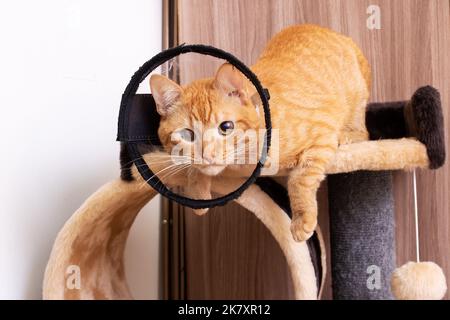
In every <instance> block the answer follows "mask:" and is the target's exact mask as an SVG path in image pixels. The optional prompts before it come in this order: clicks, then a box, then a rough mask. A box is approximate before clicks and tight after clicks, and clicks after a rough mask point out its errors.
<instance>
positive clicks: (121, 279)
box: [43, 46, 446, 299]
mask: <svg viewBox="0 0 450 320" xmlns="http://www.w3.org/2000/svg"><path fill="white" fill-rule="evenodd" d="M197 47H198V48H200V51H203V50H204V49H205V47H204V46H197ZM198 48H197V49H198ZM197 49H196V48H195V46H194V47H193V46H181V47H177V48H174V49H170V50H171V51H170V52H169V51H165V52H162V53H160V54H159V55H157V56H156V57H154V58H153V59H152V60H150V61H148V62H147V63H146V64H144V66H143V67H142V68H141V69H140V70H138V72H136V74H135V75H134V76H133V78H132V81H131V82H130V84H129V86H128V87H127V89H126V90H125V93H124V95H123V100H122V108H128V109H129V110H132V112H129V113H128V115H127V117H126V118H125V121H124V118H121V119H122V120H119V128H121V129H122V131H120V130H119V138H125V140H122V141H127V142H128V143H130V142H131V143H130V145H131V146H132V147H131V148H128V149H129V150H131V151H132V152H135V153H136V152H140V151H139V150H138V148H137V147H136V144H137V143H142V142H145V143H150V144H152V143H157V142H158V141H155V140H154V137H157V128H158V121H159V116H158V115H157V112H156V109H155V104H154V100H153V98H152V97H151V95H138V94H135V93H136V90H137V87H138V85H139V83H140V82H141V81H142V80H143V79H144V78H145V77H146V76H147V75H148V74H149V73H150V72H151V71H152V70H153V69H154V68H156V66H158V65H159V64H161V63H162V62H164V61H167V60H168V59H170V58H171V57H173V56H175V55H178V54H180V53H186V52H192V51H195V50H197ZM207 49H208V50H210V49H211V48H210V47H208V48H207ZM213 49H214V48H213ZM214 50H216V51H214V52H215V53H214V54H212V55H213V56H216V57H220V58H225V59H226V60H228V61H229V62H230V63H232V64H234V65H235V66H237V67H238V69H239V70H241V71H243V73H244V74H245V75H246V76H247V77H248V78H249V79H251V78H252V75H253V74H252V73H251V71H249V69H248V68H246V67H245V65H243V64H242V63H241V62H240V61H239V60H237V59H236V58H234V57H233V56H231V55H229V54H227V53H225V52H222V51H220V52H219V53H220V54H217V52H218V51H217V49H214ZM197 52H198V51H197ZM200 53H202V52H200ZM155 58H157V59H156V60H155ZM161 61H162V62H161ZM253 76H254V75H253ZM255 79H256V78H255ZM254 83H256V84H255V87H256V88H257V89H258V92H259V94H260V97H261V100H262V103H263V106H264V111H265V120H266V125H267V128H268V129H269V133H270V112H269V110H268V99H269V97H268V95H267V94H266V92H264V89H263V88H262V87H261V86H260V84H259V82H257V79H256V82H254ZM366 126H367V128H368V131H369V133H370V137H371V139H372V140H371V141H364V142H359V143H353V144H347V145H341V146H339V148H338V150H337V152H336V156H335V159H334V160H333V162H332V163H331V164H330V166H329V167H328V169H327V174H328V175H330V176H329V178H328V182H329V203H330V223H331V226H330V227H331V228H330V229H331V255H332V257H331V258H332V259H331V265H332V270H331V273H332V281H333V295H334V298H336V299H367V298H368V299H388V298H391V293H390V290H389V285H388V282H389V279H390V276H391V273H392V271H393V269H394V268H395V251H394V248H395V243H394V235H395V233H394V231H395V230H394V214H393V210H394V208H393V198H392V182H391V177H390V173H389V172H387V171H390V170H413V169H415V168H430V169H436V168H438V167H440V166H442V164H443V162H444V159H445V144H444V131H443V118H442V110H441V105H440V100H439V94H438V92H437V91H436V90H435V89H433V88H432V87H423V88H420V89H418V90H417V91H416V93H415V94H414V95H413V97H412V98H411V100H410V101H403V102H393V103H375V104H370V105H369V106H368V107H367V112H366ZM124 129H125V130H124ZM121 134H122V135H121ZM131 135H132V136H133V137H134V139H135V140H129V139H128V138H130V137H131ZM269 136H270V134H269ZM269 143H270V139H269ZM133 145H134V147H136V148H134V147H133ZM133 148H134V149H133ZM148 150H149V153H146V154H143V157H142V158H140V157H139V160H136V161H134V164H135V165H136V166H132V165H130V167H129V171H128V174H132V175H133V176H134V177H137V178H136V179H134V180H133V181H124V180H121V179H117V180H115V181H112V182H110V183H108V184H106V185H104V186H103V187H102V188H100V189H99V190H98V191H97V192H96V193H94V194H93V195H92V196H91V197H89V198H88V199H87V200H86V202H85V203H84V204H83V205H82V206H81V207H80V208H79V209H78V210H77V211H76V212H75V213H74V214H73V216H72V217H71V218H70V219H69V220H68V221H67V222H66V224H65V225H64V227H63V228H62V230H61V231H60V233H59V234H58V237H57V238H56V240H55V244H54V246H53V249H52V253H51V255H50V259H49V262H48V265H47V268H46V272H45V277H44V284H43V296H44V298H45V299H129V298H132V296H131V294H130V291H129V288H128V286H127V282H126V277H125V272H124V262H123V253H124V248H125V242H126V239H127V236H128V233H129V230H130V228H131V226H132V224H133V221H134V219H135V218H136V216H137V214H138V213H139V211H140V210H141V209H142V208H143V206H144V205H145V204H146V203H148V202H149V201H150V200H151V199H152V198H153V197H154V196H155V195H156V194H157V191H158V192H160V193H162V194H163V195H165V196H168V197H169V198H171V199H173V200H177V201H178V202H180V203H183V204H186V205H189V206H191V207H196V205H198V203H199V202H198V201H197V202H195V201H194V200H192V199H186V198H181V197H176V196H175V197H174V195H173V194H171V193H168V192H167V191H168V190H169V189H167V188H166V189H165V186H168V187H179V186H184V185H186V184H187V181H186V176H184V175H182V174H175V175H172V176H171V177H170V179H165V178H164V177H160V179H161V180H159V179H158V180H157V181H159V182H160V184H158V185H152V186H154V188H151V187H150V186H148V185H147V184H146V183H145V181H144V180H143V179H142V178H141V177H140V176H139V174H138V172H137V171H138V170H139V171H140V173H141V175H143V177H144V178H145V179H147V177H146V176H145V174H143V170H142V164H145V165H146V166H148V169H149V170H148V171H150V173H152V172H158V171H159V170H160V169H162V168H163V167H165V166H167V164H165V165H164V166H162V165H161V161H157V160H158V157H161V156H163V154H162V153H161V152H160V151H152V150H153V149H152V148H148ZM135 155H136V154H134V155H133V154H132V155H131V156H135ZM133 158H134V159H137V157H133ZM263 164H264V159H263V161H260V162H259V163H258V165H259V166H260V167H261V166H262V165H263ZM257 170H258V167H257ZM257 170H255V171H254V172H253V174H252V176H251V177H250V178H249V179H244V178H242V177H235V176H233V173H232V172H225V173H224V174H223V176H222V177H216V178H213V181H212V184H211V189H212V191H213V192H215V193H217V194H220V195H223V197H221V198H217V199H215V200H214V201H212V202H207V203H206V204H207V206H213V205H217V204H224V203H225V202H226V201H224V199H225V200H230V199H231V200H233V201H236V202H237V203H239V204H240V205H242V206H243V207H244V208H246V209H248V210H249V211H251V212H253V213H254V214H255V215H256V217H257V218H258V219H260V220H261V222H262V223H263V224H264V225H265V226H266V227H267V228H268V229H269V231H270V232H271V233H272V235H273V236H274V238H275V240H276V241H277V242H278V243H279V245H280V248H281V249H282V251H283V253H284V255H285V256H286V261H287V263H288V266H289V269H290V272H291V276H292V280H293V287H294V292H295V298H296V299H317V298H320V296H321V292H322V289H323V283H324V279H325V273H326V267H325V266H326V264H325V250H324V245H323V241H322V238H321V234H320V229H319V228H318V229H317V231H316V232H315V233H314V235H313V236H312V237H311V238H310V239H309V240H307V241H304V242H295V241H294V240H293V238H292V235H291V232H290V207H289V199H288V196H287V191H286V189H285V188H284V187H282V186H281V185H279V184H277V183H276V182H275V181H273V180H272V179H270V178H267V177H259V178H258V179H256V178H257V176H258V175H259V172H258V171H257ZM255 173H256V174H255ZM147 174H148V173H147ZM253 178H254V179H253ZM252 179H253V180H252ZM161 186H162V187H161ZM236 190H237V192H236ZM200 203H201V202H200ZM203 204H205V201H203ZM197 207H198V206H197ZM73 266H76V268H77V269H78V270H80V272H81V279H80V285H79V286H75V287H74V286H71V285H68V281H69V280H70V279H69V277H70V274H68V273H67V270H71V268H72V267H73ZM369 266H376V267H378V268H379V270H380V272H381V285H380V288H379V289H377V290H370V289H369V288H368V286H367V281H366V280H367V272H366V271H367V268H368V267H369ZM439 272H440V273H439ZM405 274H406V273H405ZM405 274H403V275H405ZM436 274H437V277H435V278H436V279H437V278H439V277H440V276H441V274H442V271H441V270H440V269H438V270H437V273H434V274H433V275H436ZM442 277H443V276H442ZM442 277H441V278H442ZM441 278H439V279H440V281H439V283H438V284H437V285H436V286H434V287H433V289H435V288H437V289H436V290H435V292H431V291H430V292H431V293H430V294H429V295H423V294H422V296H420V295H415V294H416V292H419V293H422V292H424V291H423V287H421V288H419V289H420V290H416V289H417V288H414V286H412V287H410V286H409V285H410V284H411V283H412V282H411V281H410V282H408V281H406V282H405V281H403V280H402V279H403V278H402V277H397V278H395V281H394V282H395V283H396V288H397V289H399V288H400V289H401V290H397V291H398V292H400V294H398V296H399V297H400V298H402V297H419V298H420V297H425V298H438V297H439V296H440V295H441V294H442V295H443V294H444V293H445V291H444V293H442V291H443V290H444V289H446V287H445V279H444V280H442V279H441ZM415 280H417V279H415ZM426 285H427V284H426V283H425V284H424V286H426ZM402 290H403V291H402ZM405 291H406V294H404V293H405ZM425 291H426V290H425ZM426 292H428V291H426Z"/></svg>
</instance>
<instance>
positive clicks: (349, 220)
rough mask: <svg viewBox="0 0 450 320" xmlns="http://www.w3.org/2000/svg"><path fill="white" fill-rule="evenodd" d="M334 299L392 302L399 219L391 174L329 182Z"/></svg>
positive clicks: (365, 173) (347, 176) (340, 176)
mask: <svg viewBox="0 0 450 320" xmlns="http://www.w3.org/2000/svg"><path fill="white" fill-rule="evenodd" d="M328 197H329V211H330V236H331V247H332V250H331V264H332V267H331V274H332V275H331V276H332V288H333V298H334V299H337V300H343V299H345V300H347V299H348V300H355V299H369V300H381V299H383V300H385V299H392V295H391V292H390V278H391V273H392V272H393V270H394V269H395V220H394V199H393V195H392V177H391V172H388V171H378V172H375V171H358V172H353V173H345V174H336V175H331V176H329V177H328Z"/></svg>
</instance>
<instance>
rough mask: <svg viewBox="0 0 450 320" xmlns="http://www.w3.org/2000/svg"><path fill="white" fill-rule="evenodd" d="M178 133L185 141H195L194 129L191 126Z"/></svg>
mask: <svg viewBox="0 0 450 320" xmlns="http://www.w3.org/2000/svg"><path fill="white" fill-rule="evenodd" d="M177 133H178V134H179V135H180V137H181V139H183V140H185V141H188V142H193V141H194V139H195V134H194V131H192V130H191V129H189V128H184V129H180V130H178V131H177Z"/></svg>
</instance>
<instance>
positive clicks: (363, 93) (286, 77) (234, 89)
mask: <svg viewBox="0 0 450 320" xmlns="http://www.w3.org/2000/svg"><path fill="white" fill-rule="evenodd" d="M251 69H252V71H253V72H254V73H255V74H256V75H257V76H258V78H259V80H260V81H261V83H262V85H263V86H264V87H265V88H268V89H269V92H270V96H271V98H270V107H271V117H272V127H273V129H274V130H279V141H272V144H278V148H279V150H281V151H282V152H280V155H279V159H273V158H271V154H270V152H269V158H270V159H271V161H278V165H279V168H280V169H289V170H290V171H289V176H288V192H289V198H290V202H291V208H292V224H291V231H292V235H293V237H294V239H295V240H296V241H303V240H306V239H308V238H309V237H310V236H311V235H312V233H313V231H314V229H315V227H316V225H317V201H316V192H317V189H318V187H319V185H320V183H321V181H322V180H323V179H324V177H325V174H324V173H325V170H326V168H327V165H328V164H329V162H330V161H331V160H332V159H333V157H334V155H335V152H336V150H337V148H338V145H339V144H345V143H350V142H356V141H362V140H367V139H368V133H367V130H366V127H365V107H366V103H367V100H368V96H369V86H370V68H369V65H368V63H367V60H366V59H365V57H364V56H363V54H362V53H361V51H360V50H359V48H358V47H357V46H356V45H355V43H354V42H353V41H352V40H351V39H350V38H348V37H345V36H343V35H340V34H338V33H336V32H333V31H331V30H329V29H325V28H322V27H319V26H314V25H298V26H291V27H288V28H286V29H284V30H282V31H281V32H280V33H278V34H277V35H275V37H274V38H273V39H272V40H271V41H270V42H269V43H268V45H267V47H266V48H265V50H264V52H263V53H262V55H261V56H260V58H259V59H258V61H257V62H256V63H255V64H254V65H253V66H252V67H251ZM150 86H151V91H152V94H153V97H154V99H155V102H156V105H157V110H158V113H159V114H160V115H161V123H160V128H159V131H158V134H159V137H160V140H161V141H162V143H163V146H164V148H165V150H166V151H168V152H169V153H170V152H171V151H172V149H173V148H174V146H175V145H176V144H179V143H181V144H190V143H192V141H193V140H194V139H195V137H196V133H194V131H195V128H194V123H198V122H200V123H201V124H202V126H203V129H202V130H204V129H205V128H207V129H213V130H215V131H214V132H216V133H217V132H218V134H216V135H213V137H212V138H211V139H208V140H207V141H203V142H202V145H203V153H202V155H201V157H202V159H201V160H202V163H198V164H193V165H192V167H191V168H190V169H189V174H190V181H191V182H190V183H189V185H188V186H187V187H188V188H187V189H188V193H189V194H190V195H191V196H192V197H197V198H203V199H204V198H209V197H210V194H209V192H210V191H209V185H208V183H209V182H208V181H209V177H211V176H215V175H219V174H224V173H223V171H224V169H225V168H226V167H227V164H224V163H222V162H220V160H223V158H224V157H226V154H224V153H222V154H217V153H219V152H214V151H215V150H222V149H221V147H222V146H223V144H224V143H225V142H224V141H225V140H226V139H228V138H229V137H230V136H232V135H233V131H235V130H237V129H241V130H248V129H254V130H258V129H261V128H265V125H264V121H263V117H259V116H258V114H257V112H256V110H255V105H254V103H252V96H253V95H254V94H255V89H254V87H253V85H252V84H251V83H250V82H249V81H248V80H247V79H246V78H245V77H244V76H243V75H242V74H241V73H240V72H239V71H237V70H236V69H235V68H234V67H233V66H231V65H230V64H224V65H222V66H221V67H220V68H219V70H218V71H217V73H216V76H215V77H214V78H211V79H202V80H197V81H193V82H192V83H190V84H188V85H186V86H184V87H181V86H179V85H178V84H176V83H175V82H173V81H171V80H169V79H168V78H166V77H163V76H160V75H153V76H152V77H151V79H150ZM207 150H208V151H207ZM204 212H206V210H205V209H202V210H197V213H204Z"/></svg>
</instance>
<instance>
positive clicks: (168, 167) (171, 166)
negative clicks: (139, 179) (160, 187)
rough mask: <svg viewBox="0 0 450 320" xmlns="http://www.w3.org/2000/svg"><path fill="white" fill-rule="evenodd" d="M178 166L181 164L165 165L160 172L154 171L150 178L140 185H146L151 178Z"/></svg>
mask: <svg viewBox="0 0 450 320" xmlns="http://www.w3.org/2000/svg"><path fill="white" fill-rule="evenodd" d="M177 166H180V165H179V164H172V165H170V166H167V167H165V168H163V169H161V170H159V171H158V172H156V173H154V174H153V175H152V176H151V177H150V178H148V179H147V180H145V181H144V182H143V183H142V184H141V186H140V187H142V186H144V185H145V184H146V183H148V181H149V180H151V179H153V178H154V177H156V176H158V175H159V174H161V173H163V172H165V171H167V170H170V169H172V168H174V167H177ZM158 178H159V177H158Z"/></svg>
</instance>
